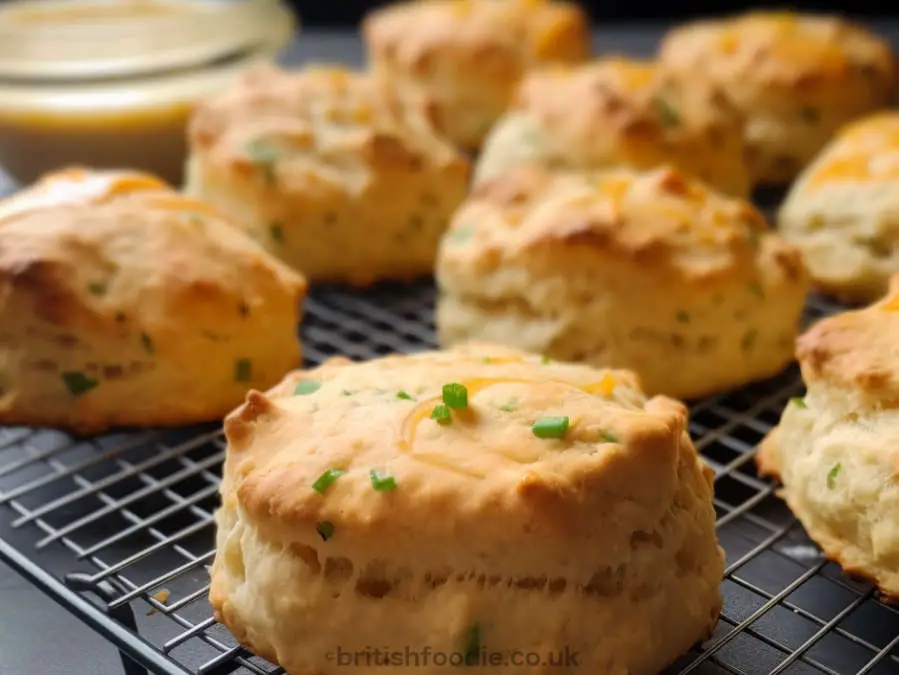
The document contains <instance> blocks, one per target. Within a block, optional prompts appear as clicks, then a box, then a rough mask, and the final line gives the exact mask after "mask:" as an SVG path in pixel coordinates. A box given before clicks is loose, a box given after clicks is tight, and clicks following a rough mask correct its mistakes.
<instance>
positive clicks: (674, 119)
mask: <svg viewBox="0 0 899 675" xmlns="http://www.w3.org/2000/svg"><path fill="white" fill-rule="evenodd" d="M653 103H654V104H655V108H656V112H657V113H658V115H659V119H660V120H661V122H662V126H665V127H676V126H677V125H678V124H680V115H678V114H677V110H675V109H674V108H673V107H672V106H671V104H670V103H668V101H666V100H665V99H663V98H656V99H655V100H654V101H653Z"/></svg>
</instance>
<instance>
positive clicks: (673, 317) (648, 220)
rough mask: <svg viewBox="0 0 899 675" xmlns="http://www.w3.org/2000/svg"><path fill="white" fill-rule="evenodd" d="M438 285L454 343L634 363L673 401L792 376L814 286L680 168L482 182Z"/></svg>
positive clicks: (755, 218)
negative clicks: (784, 372)
mask: <svg viewBox="0 0 899 675" xmlns="http://www.w3.org/2000/svg"><path fill="white" fill-rule="evenodd" d="M436 276H437V283H438V287H439V290H440V294H439V298H438V301H437V314H436V319H437V328H438V332H439V337H440V341H441V343H442V344H443V345H445V346H446V345H452V344H456V343H460V342H465V341H467V340H486V341H489V342H497V343H500V344H508V345H510V346H515V347H519V348H522V349H526V350H529V351H536V352H541V353H545V354H548V355H549V356H551V357H553V358H558V359H560V360H564V361H585V362H588V363H592V364H594V365H601V366H614V367H618V368H627V369H630V370H633V371H635V372H636V373H637V374H638V375H639V376H640V379H641V381H642V383H643V385H644V390H645V391H647V392H649V393H653V394H655V393H663V394H667V395H669V396H674V397H677V398H693V397H698V396H702V395H705V394H709V393H713V392H716V391H720V390H724V389H728V388H730V387H734V386H738V385H742V384H745V383H747V382H749V381H751V380H756V379H762V378H765V377H768V376H772V375H774V374H776V373H778V372H779V371H780V370H781V369H783V368H784V367H785V366H786V365H787V364H788V363H789V362H790V361H792V359H793V343H794V340H795V337H796V332H797V329H798V322H799V319H800V316H801V313H802V308H803V302H804V298H805V295H806V292H807V289H808V279H807V275H806V272H805V270H804V268H803V266H802V263H801V260H800V256H799V253H798V251H797V250H796V249H795V248H794V247H792V246H791V245H789V244H787V243H785V242H783V241H782V240H781V239H780V238H779V237H778V236H777V235H775V234H773V233H771V232H770V231H769V229H768V227H767V224H766V223H765V220H764V217H763V216H762V214H761V213H760V212H759V211H757V210H756V209H755V208H753V207H752V206H751V205H750V204H749V203H747V202H746V201H744V200H741V199H736V198H730V197H724V196H722V195H720V194H718V193H716V192H714V191H712V190H710V189H709V188H707V187H706V186H705V185H704V184H703V183H701V182H700V181H699V180H697V179H693V178H688V177H687V176H685V175H684V174H683V173H681V172H679V171H677V170H675V169H671V168H660V169H656V170H653V171H650V172H645V173H640V172H635V171H631V170H626V169H620V170H615V171H608V172H603V173H600V174H595V175H592V176H591V175H584V174H566V173H562V172H552V171H549V170H546V169H542V168H538V167H522V168H520V169H517V170H514V171H512V172H510V173H507V174H505V175H504V176H503V177H501V178H498V179H496V180H495V181H492V182H489V183H485V184H484V185H482V186H480V187H479V188H478V189H477V190H476V191H475V192H474V193H473V194H472V196H471V198H470V199H469V200H468V201H467V202H466V204H464V205H463V206H462V207H461V208H460V209H459V211H458V213H457V215H456V217H455V219H454V222H453V224H452V225H451V229H450V230H449V231H448V233H447V235H446V236H445V238H444V241H443V244H442V248H441V251H440V255H439V257H438V262H437V274H436Z"/></svg>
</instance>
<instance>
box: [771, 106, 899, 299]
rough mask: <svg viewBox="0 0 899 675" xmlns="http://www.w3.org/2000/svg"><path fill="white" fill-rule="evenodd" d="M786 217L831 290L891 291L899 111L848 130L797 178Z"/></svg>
mask: <svg viewBox="0 0 899 675" xmlns="http://www.w3.org/2000/svg"><path fill="white" fill-rule="evenodd" d="M778 221H779V222H778V225H779V229H780V231H781V233H782V234H783V236H784V237H786V238H787V239H789V240H790V241H791V242H793V243H794V244H796V245H797V246H799V247H800V248H801V249H802V252H803V257H804V259H805V262H806V265H807V267H808V269H809V272H810V273H811V275H812V278H813V279H814V282H815V284H816V285H817V286H818V287H820V288H821V289H822V290H823V291H825V292H827V293H831V294H833V295H836V296H837V297H839V298H840V299H841V300H844V301H848V302H872V301H874V300H877V299H878V298H880V297H881V296H883V294H884V293H886V291H887V287H888V285H889V279H890V276H891V275H892V274H894V273H897V272H899V113H879V114H875V115H872V116H870V117H866V118H865V119H863V120H861V121H859V122H856V123H854V124H851V125H849V126H848V127H847V128H846V129H844V130H843V131H842V132H841V133H840V134H839V135H838V136H837V138H836V139H835V140H834V141H832V142H831V144H830V145H828V146H827V148H826V149H825V150H824V151H823V152H822V153H821V155H820V156H819V157H818V158H817V159H815V161H814V162H813V163H812V164H811V165H810V166H809V167H808V168H807V169H806V170H805V172H803V174H802V175H801V176H800V177H799V179H798V180H797V181H796V183H794V184H793V187H792V188H791V189H790V192H789V194H788V195H787V197H786V199H785V200H784V202H783V205H782V206H781V208H780V212H779V214H778Z"/></svg>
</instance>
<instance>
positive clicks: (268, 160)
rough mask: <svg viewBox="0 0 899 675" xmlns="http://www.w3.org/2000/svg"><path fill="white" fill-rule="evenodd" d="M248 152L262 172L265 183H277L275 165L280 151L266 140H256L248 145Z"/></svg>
mask: <svg viewBox="0 0 899 675" xmlns="http://www.w3.org/2000/svg"><path fill="white" fill-rule="evenodd" d="M246 152H247V155H249V157H250V159H252V160H253V162H254V163H255V164H256V166H257V167H259V170H260V171H262V176H263V178H265V182H266V183H268V184H269V185H274V183H275V163H276V162H277V161H278V151H277V150H276V149H275V148H273V147H272V146H270V145H268V144H267V143H266V142H265V141H264V140H262V139H259V138H256V139H254V140H252V141H250V142H249V143H247V145H246Z"/></svg>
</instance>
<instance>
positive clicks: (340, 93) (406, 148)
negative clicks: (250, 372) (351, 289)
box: [185, 66, 470, 285]
mask: <svg viewBox="0 0 899 675" xmlns="http://www.w3.org/2000/svg"><path fill="white" fill-rule="evenodd" d="M189 136H190V150H191V155H190V158H189V160H188V168H187V184H186V187H185V191H186V192H187V193H188V194H191V195H196V196H198V197H200V198H202V199H204V200H206V201H208V202H210V203H212V204H214V205H216V206H218V207H219V208H221V209H222V210H223V211H225V212H226V213H228V214H229V215H231V216H233V217H234V219H235V220H236V222H237V223H238V225H240V226H241V227H242V228H243V229H244V230H245V231H246V232H247V233H249V234H250V235H251V236H252V237H253V238H255V239H256V240H258V241H259V242H261V243H262V244H263V246H265V248H266V249H267V250H269V251H270V252H271V253H273V254H274V255H276V256H278V257H279V258H280V259H282V260H283V261H285V262H287V263H288V264H289V265H291V266H292V267H294V268H295V269H297V270H299V271H300V272H302V273H303V274H304V275H305V276H306V278H307V279H309V280H310V281H311V282H344V283H350V284H357V285H366V284H370V283H372V282H374V281H377V280H381V279H405V278H410V277H415V276H420V275H424V274H429V273H430V272H431V271H432V268H433V264H434V255H435V252H436V249H437V244H438V241H439V239H440V235H441V234H442V233H443V231H444V229H445V228H446V225H447V221H448V219H449V217H450V215H451V214H452V212H453V210H454V209H455V208H456V207H457V206H458V204H459V203H460V202H461V201H462V200H463V199H464V197H465V193H466V191H467V188H468V179H469V173H470V167H469V164H468V161H467V160H466V159H465V158H463V157H462V156H461V155H460V154H459V153H458V152H457V151H456V150H455V149H454V148H453V147H452V146H451V145H450V144H449V143H448V142H447V141H446V140H444V139H443V138H441V137H440V136H438V135H437V133H436V131H435V130H434V128H433V126H432V125H431V123H430V121H429V118H428V111H427V108H426V106H421V105H415V104H413V103H411V102H405V103H402V104H401V103H400V102H399V101H398V100H397V98H396V97H395V95H394V94H393V93H392V92H391V91H390V90H389V89H387V88H385V87H382V86H381V85H380V84H378V83H377V81H375V80H374V79H373V78H372V77H371V76H369V75H366V74H362V73H357V72H353V71H351V70H348V69H345V68H342V67H326V66H310V67H307V68H305V69H303V70H301V71H298V72H286V71H282V70H279V69H276V68H271V67H267V68H258V69H254V70H252V71H251V72H249V73H246V74H245V75H244V76H243V77H242V78H239V80H238V81H237V82H236V83H235V84H234V85H233V86H232V87H231V89H229V90H228V91H226V92H224V93H223V94H221V95H220V96H218V97H217V98H214V99H213V100H211V101H208V102H206V103H204V104H203V105H201V106H200V107H199V109H198V110H197V111H196V112H195V113H194V116H193V117H192V119H191V123H190V131H189Z"/></svg>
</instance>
